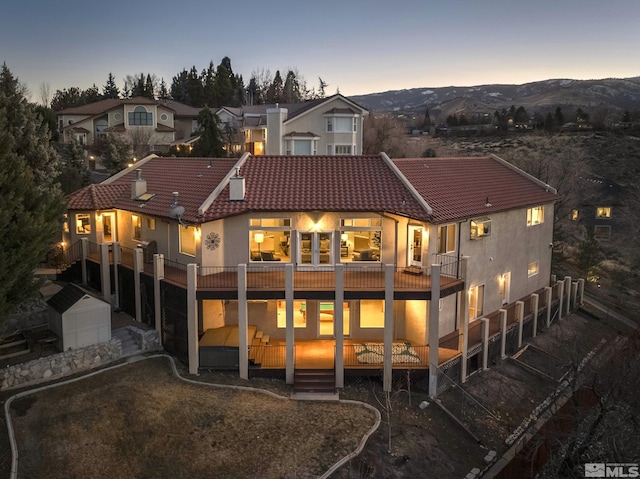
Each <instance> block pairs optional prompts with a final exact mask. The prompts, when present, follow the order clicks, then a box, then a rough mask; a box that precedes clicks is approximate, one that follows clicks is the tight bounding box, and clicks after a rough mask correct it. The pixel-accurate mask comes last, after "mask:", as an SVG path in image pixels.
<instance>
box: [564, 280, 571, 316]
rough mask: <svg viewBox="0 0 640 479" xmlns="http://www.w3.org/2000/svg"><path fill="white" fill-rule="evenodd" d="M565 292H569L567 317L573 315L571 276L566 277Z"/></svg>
mask: <svg viewBox="0 0 640 479" xmlns="http://www.w3.org/2000/svg"><path fill="white" fill-rule="evenodd" d="M564 290H565V291H566V292H567V316H569V313H571V276H565V277H564Z"/></svg>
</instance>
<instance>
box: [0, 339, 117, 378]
mask: <svg viewBox="0 0 640 479" xmlns="http://www.w3.org/2000/svg"><path fill="white" fill-rule="evenodd" d="M121 357H122V342H121V341H120V340H119V339H116V338H113V339H111V340H110V341H106V342H104V343H100V344H94V345H92V346H87V347H85V348H81V349H75V350H70V351H65V352H63V353H59V354H54V355H53V356H47V357H44V358H39V359H34V360H33V361H29V362H26V363H22V364H15V365H13V366H7V367H6V368H5V369H4V370H2V371H0V390H4V389H10V388H16V387H22V386H30V385H32V384H35V383H38V382H42V381H45V380H51V379H55V378H58V377H62V376H66V375H69V374H73V373H76V372H82V371H86V370H88V369H94V368H97V367H99V366H103V365H105V364H107V363H110V362H112V361H115V360H117V359H120V358H121Z"/></svg>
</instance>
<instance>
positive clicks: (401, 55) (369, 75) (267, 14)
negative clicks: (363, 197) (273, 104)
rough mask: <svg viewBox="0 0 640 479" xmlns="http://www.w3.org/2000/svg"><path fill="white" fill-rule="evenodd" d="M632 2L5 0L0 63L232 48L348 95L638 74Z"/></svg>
mask: <svg viewBox="0 0 640 479" xmlns="http://www.w3.org/2000/svg"><path fill="white" fill-rule="evenodd" d="M639 47H640V1H638V0H608V1H606V2H605V1H602V0H535V1H520V0H482V1H479V0H441V1H437V2H436V1H432V0H417V1H414V0H395V1H393V0H384V1H382V0H370V1H366V0H342V1H334V0H325V1H324V2H318V1H313V2H311V1H304V2H294V1H277V0H272V1H269V2H267V1H262V2H257V1H253V0H245V1H234V0H226V1H224V0H218V1H215V2H212V1H210V0H208V1H195V0H182V1H180V0H178V1H175V0H174V1H166V0H154V1H149V0H135V1H131V0H129V1H120V0H111V1H109V2H102V3H100V4H97V3H91V2H89V3H87V2H80V1H76V0H65V1H64V2H55V1H50V0H46V1H37V0H7V1H6V2H3V5H2V7H0V62H5V63H6V64H7V66H8V67H9V69H10V70H11V72H12V73H13V74H14V75H15V76H17V77H18V78H19V80H20V81H21V82H22V83H23V84H26V85H27V87H28V88H29V90H30V91H31V99H32V100H33V101H38V100H39V99H40V93H39V92H40V85H41V84H42V83H47V84H49V86H50V89H51V93H52V94H53V93H54V92H55V91H56V90H57V89H63V88H68V87H71V86H78V87H80V88H83V89H84V88H87V87H89V86H91V85H92V84H94V83H95V84H96V85H97V86H98V87H99V88H100V90H102V86H103V85H104V84H105V82H106V80H107V76H108V74H109V72H112V73H113V74H114V76H115V77H116V80H117V84H118V87H119V88H120V89H122V86H123V79H124V77H125V76H126V75H134V74H139V73H141V72H144V73H145V74H146V73H152V74H155V75H156V76H157V77H158V78H164V79H165V81H166V83H167V86H170V85H171V80H172V78H173V76H175V75H176V74H177V73H179V72H180V71H181V70H182V69H183V68H186V69H187V70H188V69H190V68H191V67H192V66H193V65H195V66H196V68H197V69H198V71H201V70H202V69H203V68H206V67H207V66H208V64H209V61H211V60H212V61H213V63H214V65H216V66H217V65H218V64H219V63H220V60H221V59H222V58H223V57H224V56H228V57H229V58H230V59H231V65H232V68H233V71H234V73H238V74H242V75H243V78H244V80H245V84H247V83H248V82H249V78H250V77H251V74H252V72H254V71H256V70H260V69H265V70H267V69H268V70H270V72H271V73H272V74H274V73H275V72H276V70H280V71H281V73H283V71H284V73H283V77H284V76H285V75H286V71H287V70H288V69H297V71H298V72H299V73H300V74H301V75H302V76H303V77H304V79H305V80H306V82H307V86H308V87H309V88H311V87H316V88H317V85H318V77H322V79H323V80H324V81H325V82H326V83H328V85H329V86H328V87H327V90H326V93H327V94H333V93H335V92H336V90H337V89H339V90H340V92H341V93H342V94H344V95H347V96H349V95H356V94H366V93H375V92H382V91H387V90H398V89H404V88H416V87H438V86H450V85H456V86H470V85H480V84H489V83H508V84H521V83H526V82H531V81H537V80H546V79H550V78H572V79H600V78H609V77H617V78H622V77H632V76H638V75H640V61H639V58H640V53H638V49H639Z"/></svg>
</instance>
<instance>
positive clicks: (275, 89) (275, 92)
mask: <svg viewBox="0 0 640 479" xmlns="http://www.w3.org/2000/svg"><path fill="white" fill-rule="evenodd" d="M283 88H284V87H283V84H282V77H281V76H280V70H278V71H276V75H275V76H274V77H273V82H272V83H271V85H269V89H268V90H267V103H279V102H281V101H282V91H283Z"/></svg>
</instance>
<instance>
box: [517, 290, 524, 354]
mask: <svg viewBox="0 0 640 479" xmlns="http://www.w3.org/2000/svg"><path fill="white" fill-rule="evenodd" d="M516 321H518V349H520V348H521V347H522V330H523V328H524V301H516Z"/></svg>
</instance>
